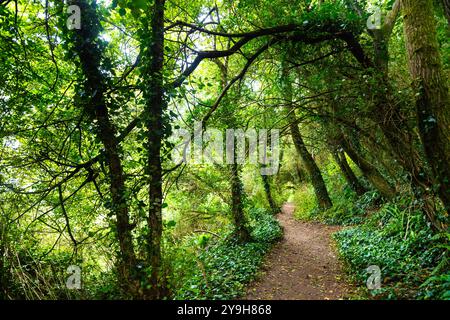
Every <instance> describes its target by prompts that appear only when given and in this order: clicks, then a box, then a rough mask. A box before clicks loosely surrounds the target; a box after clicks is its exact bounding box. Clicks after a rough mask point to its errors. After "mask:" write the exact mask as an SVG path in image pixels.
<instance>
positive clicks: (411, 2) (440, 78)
mask: <svg viewBox="0 0 450 320" xmlns="http://www.w3.org/2000/svg"><path fill="white" fill-rule="evenodd" d="M401 4H402V10H403V20H404V33H405V40H406V41H405V42H406V48H407V51H408V60H409V70H410V74H411V77H412V80H413V86H414V91H415V93H416V94H415V97H416V114H417V121H418V126H419V132H420V137H421V139H422V143H423V146H424V150H425V155H426V157H427V160H428V163H429V165H430V167H431V170H432V172H433V178H434V185H435V188H436V189H437V190H438V194H439V197H440V199H441V200H442V202H443V204H444V206H445V207H446V209H447V210H449V209H450V107H449V105H450V101H449V95H448V82H447V79H446V78H445V76H444V74H443V70H442V63H441V57H440V54H439V45H438V42H437V36H436V23H435V20H434V11H433V3H432V1H431V0H402V1H401Z"/></svg>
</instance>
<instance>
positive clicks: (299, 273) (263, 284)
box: [244, 203, 355, 300]
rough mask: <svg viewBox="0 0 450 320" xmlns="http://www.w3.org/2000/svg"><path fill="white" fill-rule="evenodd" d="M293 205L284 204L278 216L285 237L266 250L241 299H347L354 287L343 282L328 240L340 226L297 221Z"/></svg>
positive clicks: (343, 275)
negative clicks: (257, 275) (255, 278)
mask: <svg viewBox="0 0 450 320" xmlns="http://www.w3.org/2000/svg"><path fill="white" fill-rule="evenodd" d="M294 209H295V206H294V205H293V204H292V203H285V204H284V205H283V207H282V210H281V213H280V214H278V220H279V221H280V224H281V225H282V226H283V228H284V239H283V240H282V241H281V242H280V243H278V244H277V245H276V246H275V247H274V248H273V249H272V251H271V252H270V253H269V254H268V256H267V258H266V260H265V263H264V265H263V268H262V271H261V274H260V275H259V277H258V279H257V280H256V281H255V282H253V283H252V284H250V286H249V287H248V289H247V294H246V296H245V297H244V299H250V300H262V299H266V300H334V299H348V298H349V297H350V296H351V295H352V293H353V292H354V291H355V288H354V287H352V286H351V285H350V284H349V283H347V282H346V280H345V274H344V272H343V270H342V265H341V263H340V261H339V260H338V257H337V253H336V252H335V250H334V248H333V246H332V240H331V234H332V233H333V232H335V231H337V230H339V228H340V227H337V226H328V225H324V224H320V223H315V222H302V221H297V220H295V219H294V217H293V213H294Z"/></svg>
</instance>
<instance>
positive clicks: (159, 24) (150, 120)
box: [143, 0, 166, 299]
mask: <svg viewBox="0 0 450 320" xmlns="http://www.w3.org/2000/svg"><path fill="white" fill-rule="evenodd" d="M164 2H165V1H164V0H155V2H154V5H153V9H152V10H153V14H152V18H151V30H149V32H150V33H151V36H150V34H148V35H147V36H149V39H148V42H147V44H148V46H149V50H148V51H147V52H148V56H147V57H146V59H145V61H144V64H146V69H145V70H144V75H143V76H144V81H145V87H144V99H145V126H146V131H147V168H146V169H147V175H148V185H149V188H148V196H149V209H148V220H147V224H148V229H149V230H148V232H149V234H148V237H147V255H148V256H147V259H148V260H149V261H148V262H149V263H150V267H151V273H150V280H149V281H150V288H149V289H148V290H145V298H148V299H161V298H163V297H164V295H165V294H166V286H165V280H164V279H163V277H162V270H161V269H162V257H161V237H162V230H163V227H162V200H163V192H162V166H161V145H162V139H163V131H164V130H165V127H164V124H163V111H164V108H165V104H166V101H164V89H163V62H164Z"/></svg>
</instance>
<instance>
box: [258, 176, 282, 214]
mask: <svg viewBox="0 0 450 320" xmlns="http://www.w3.org/2000/svg"><path fill="white" fill-rule="evenodd" d="M261 179H262V182H263V187H264V192H265V193H266V198H267V202H268V203H269V206H270V210H271V211H272V213H273V214H276V213H278V212H279V211H280V208H279V207H278V206H277V204H276V203H275V200H274V199H273V196H272V188H271V186H270V178H269V176H268V175H265V174H262V175H261Z"/></svg>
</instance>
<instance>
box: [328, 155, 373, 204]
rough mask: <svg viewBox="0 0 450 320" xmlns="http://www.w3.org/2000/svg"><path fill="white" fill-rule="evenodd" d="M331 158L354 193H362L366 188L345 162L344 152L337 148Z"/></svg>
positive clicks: (359, 194)
mask: <svg viewBox="0 0 450 320" xmlns="http://www.w3.org/2000/svg"><path fill="white" fill-rule="evenodd" d="M332 154H333V158H334V160H335V161H336V163H337V164H338V166H339V168H340V169H341V171H342V174H343V175H344V178H345V180H346V181H347V184H348V185H349V186H350V188H351V189H352V190H353V191H355V193H356V194H357V195H358V196H361V195H363V194H364V193H365V192H366V191H367V190H366V188H364V186H363V185H362V184H361V182H359V180H358V178H357V177H356V175H355V173H354V172H353V170H352V168H350V165H349V164H348V162H347V158H346V156H345V153H344V152H342V151H339V150H336V151H333V152H332Z"/></svg>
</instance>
